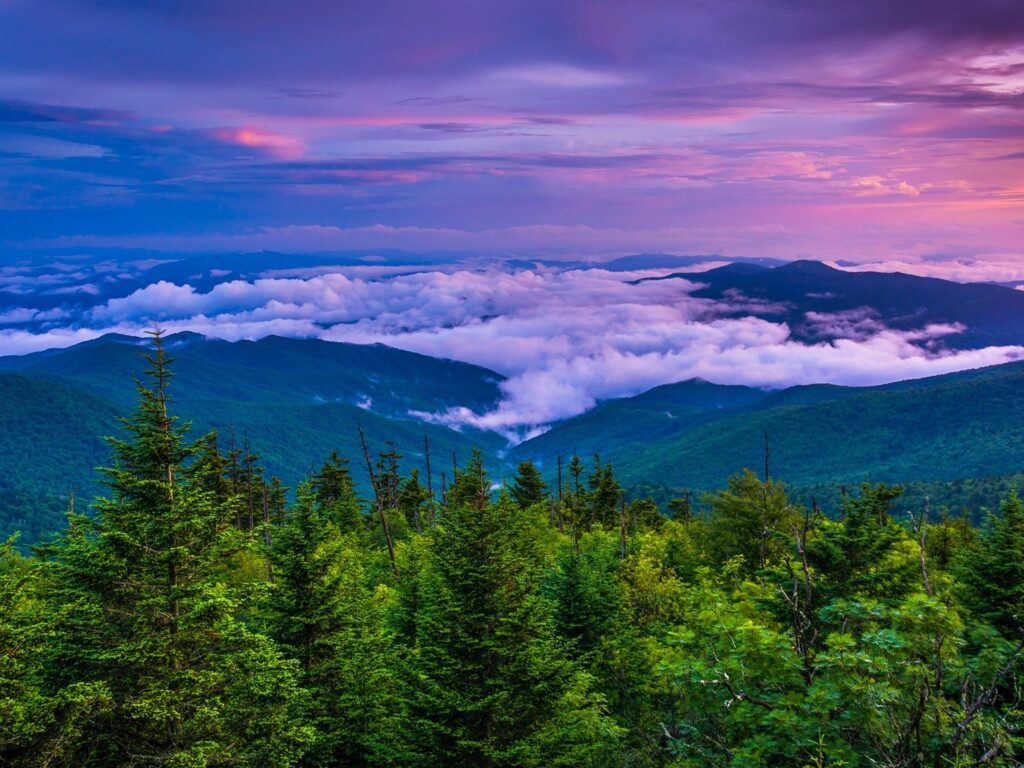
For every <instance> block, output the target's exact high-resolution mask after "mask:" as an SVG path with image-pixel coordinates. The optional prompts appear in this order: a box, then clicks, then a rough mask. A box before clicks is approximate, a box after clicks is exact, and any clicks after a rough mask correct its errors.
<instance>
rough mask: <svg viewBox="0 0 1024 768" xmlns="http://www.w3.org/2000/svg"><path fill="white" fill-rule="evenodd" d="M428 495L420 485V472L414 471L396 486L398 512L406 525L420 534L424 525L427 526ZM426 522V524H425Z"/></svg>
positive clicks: (428, 523) (429, 522)
mask: <svg viewBox="0 0 1024 768" xmlns="http://www.w3.org/2000/svg"><path fill="white" fill-rule="evenodd" d="M429 501H430V494H429V493H428V492H427V489H426V488H424V487H423V485H421V484H420V472H419V470H418V469H414V470H413V471H412V472H411V473H410V475H409V477H407V478H404V479H402V480H401V481H400V482H399V485H398V510H399V512H401V513H402V518H403V519H404V520H405V523H406V525H407V526H408V527H409V528H410V529H412V530H414V531H416V532H417V533H422V531H423V529H424V527H425V525H426V526H429V525H430V524H431V521H430V520H428V519H427V518H428V517H429V508H430V504H429ZM425 521H426V522H425Z"/></svg>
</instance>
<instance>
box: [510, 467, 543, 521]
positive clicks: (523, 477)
mask: <svg viewBox="0 0 1024 768" xmlns="http://www.w3.org/2000/svg"><path fill="white" fill-rule="evenodd" d="M547 493H548V488H547V485H546V484H545V483H544V478H543V477H541V474H540V470H539V469H537V465H536V464H534V463H533V462H532V461H521V462H519V467H518V469H517V471H516V476H515V477H514V478H512V484H511V485H510V486H509V494H510V495H511V497H512V501H514V502H515V503H516V504H518V505H519V507H520V508H521V509H526V508H527V507H531V506H533V505H534V504H540V503H541V502H543V501H544V499H546V498H547Z"/></svg>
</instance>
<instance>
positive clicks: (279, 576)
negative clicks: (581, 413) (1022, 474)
mask: <svg viewBox="0 0 1024 768" xmlns="http://www.w3.org/2000/svg"><path fill="white" fill-rule="evenodd" d="M168 364H169V360H168V359H167V357H166V356H165V350H164V348H163V345H162V343H161V341H160V339H159V337H158V338H157V342H156V347H155V350H154V351H153V353H152V354H151V355H150V356H149V357H148V369H147V371H146V378H145V379H144V381H143V382H142V383H140V384H139V386H138V393H137V394H138V402H137V405H136V407H135V410H134V411H133V412H132V414H131V416H129V417H128V418H127V419H125V420H124V430H123V433H122V436H121V437H119V438H117V439H113V440H111V441H110V442H111V448H112V451H113V461H112V462H111V468H109V469H105V470H103V482H104V485H105V488H106V494H105V496H104V497H103V498H102V499H100V500H99V501H98V502H97V503H96V505H95V506H94V507H93V508H92V510H91V511H89V512H88V513H84V514H83V509H82V507H83V506H84V505H81V504H80V505H79V506H78V507H77V508H76V509H75V510H73V511H72V512H71V514H70V515H69V516H68V521H67V528H66V530H65V532H64V533H63V534H62V535H60V537H59V538H57V539H56V540H55V541H54V542H52V543H50V544H47V545H45V546H41V547H38V548H36V551H35V553H34V554H32V555H30V556H25V555H21V554H18V552H17V551H16V550H15V549H14V547H13V544H12V543H8V544H7V545H6V546H5V548H4V550H3V557H2V561H0V604H2V607H3V610H2V611H0V761H2V762H3V763H4V764H5V765H12V766H72V765H74V766H124V765H137V766H141V765H153V766H157V765H160V766H228V765H238V766H242V765H245V766H250V765H251V766H287V765H309V766H344V765H352V766H363V765H408V766H435V765H446V766H467V767H469V766H486V765H490V766H537V767H538V768H539V767H540V766H554V765H564V766H708V765H721V766H726V765H745V766H747V765H751V766H756V765H764V766H769V765H772V766H774V765H780V766H781V765H794V766H826V765H846V766H858V765H859V766H879V765H881V766H917V765H921V766H924V765H955V766H967V765H979V764H986V765H999V766H1011V765H1019V764H1020V760H1021V759H1022V751H1024V743H1022V733H1021V722H1022V717H1021V702H1020V691H1021V683H1022V677H1021V674H1022V671H1021V661H1022V653H1024V626H1022V616H1024V504H1022V503H1021V501H1020V500H1019V499H1018V498H1017V497H1016V496H1015V495H1011V496H1010V497H1009V498H1007V500H1006V501H1005V502H1004V503H1003V505H1002V508H1001V511H999V512H997V513H995V514H993V515H991V516H989V517H988V518H987V519H986V520H985V522H984V524H983V525H982V526H980V527H974V526H972V525H971V524H970V523H969V522H968V521H967V520H965V519H964V518H962V517H950V516H948V515H942V514H938V513H936V512H935V511H933V510H930V509H929V507H928V505H927V504H925V505H924V506H921V507H920V508H917V509H915V510H914V512H913V514H912V515H910V516H906V515H902V516H896V515H894V514H893V513H892V511H891V510H892V504H893V502H894V501H895V500H896V499H897V498H898V497H899V494H900V489H898V488H894V487H890V486H885V485H868V484H865V485H863V486H862V487H860V488H859V489H856V490H851V491H850V492H849V493H848V494H847V495H845V496H843V497H842V498H841V499H840V501H839V504H838V505H837V506H836V507H835V508H831V509H828V510H827V512H828V513H829V514H825V512H824V511H822V510H821V509H819V507H818V505H817V504H816V503H812V504H811V505H810V506H804V505H801V506H798V505H795V504H794V503H792V502H791V500H790V498H789V497H788V496H787V492H786V489H785V488H784V486H783V485H782V484H781V483H779V482H777V481H775V480H774V479H772V477H771V467H770V464H769V463H768V461H767V459H768V455H766V457H765V458H766V461H765V464H764V467H763V470H762V469H761V468H759V471H761V472H763V473H764V475H765V476H762V475H760V474H754V473H753V472H751V471H749V470H748V471H744V472H743V473H740V474H737V475H735V476H733V477H732V478H731V479H730V480H729V483H728V487H727V488H725V489H724V490H722V491H719V492H717V493H713V494H710V495H707V496H705V497H704V498H703V499H702V500H701V505H700V510H703V511H700V510H698V506H697V504H696V502H697V500H696V499H694V498H690V497H687V496H684V497H681V498H675V499H672V500H671V501H670V502H669V507H670V508H671V511H672V517H671V518H667V517H665V516H663V515H662V514H660V513H659V510H658V508H657V506H656V505H655V504H653V503H652V502H650V501H648V500H643V499H635V500H629V499H627V498H626V495H625V493H624V491H623V489H622V486H621V485H620V484H619V482H618V480H617V479H616V476H615V473H614V471H613V468H612V466H611V465H610V464H607V463H602V462H601V461H600V459H595V460H594V461H593V462H586V463H585V462H584V461H582V460H581V459H580V458H579V457H578V456H572V457H569V458H567V460H566V461H565V462H564V466H562V467H561V468H560V469H561V471H560V472H559V473H558V476H557V479H556V481H555V483H554V484H550V485H549V484H548V483H546V482H545V479H544V477H543V476H542V474H541V473H540V472H539V470H538V469H537V468H536V467H535V466H534V465H533V464H531V463H529V462H523V463H521V464H520V465H519V467H518V472H517V474H516V475H515V477H514V479H513V480H512V481H511V482H509V483H506V484H505V485H504V486H503V487H501V488H497V489H496V488H495V487H494V486H493V485H492V482H491V480H490V479H489V478H488V476H487V471H486V468H485V467H484V465H483V461H482V457H481V454H479V453H474V454H473V456H472V458H471V459H470V460H469V461H468V462H464V463H463V464H462V465H461V466H454V467H453V466H452V465H451V464H450V463H449V462H448V461H447V460H446V459H442V458H441V457H436V458H435V459H434V461H433V462H430V461H429V449H430V445H429V441H428V442H426V443H425V445H424V449H425V452H426V453H427V456H428V463H427V465H426V468H427V471H426V472H421V471H419V470H418V469H417V470H413V471H412V472H410V473H405V472H404V470H403V464H402V457H401V456H399V455H398V454H397V452H395V451H394V450H386V451H384V452H381V453H379V454H378V455H376V456H373V455H371V453H370V451H369V450H368V449H366V450H365V451H364V452H363V453H362V455H358V456H356V457H354V458H355V459H356V460H357V464H358V467H359V470H360V471H361V472H365V473H367V475H368V476H369V477H370V478H371V488H372V495H371V498H370V500H369V501H363V500H362V499H360V498H359V496H358V494H357V493H356V490H355V485H354V482H353V470H352V468H350V466H349V464H348V462H347V461H346V460H345V459H342V458H340V457H339V456H338V455H337V454H331V455H330V456H329V457H327V458H326V460H325V461H324V462H323V463H322V464H320V465H319V466H318V467H316V468H315V470H314V471H312V472H311V473H310V475H309V476H308V477H307V478H306V479H305V480H304V481H303V482H301V483H300V484H299V485H298V487H297V488H296V489H295V493H294V499H295V500H294V501H290V500H289V494H288V489H286V488H285V487H284V486H283V485H282V484H281V482H280V481H279V480H278V479H277V478H267V477H266V476H265V474H264V472H263V470H262V468H261V467H260V459H259V457H258V456H257V455H256V454H255V450H257V448H258V446H254V445H253V446H249V445H246V446H244V447H243V448H241V449H239V448H236V449H234V450H231V451H229V452H227V453H225V452H224V451H223V450H222V448H221V446H220V444H219V442H218V437H217V435H216V434H214V433H211V434H208V435H205V436H200V437H198V438H197V437H196V436H194V435H189V434H188V430H187V427H185V426H183V424H182V423H181V422H179V421H177V418H176V416H175V415H173V413H172V412H171V411H169V410H168V402H169V394H170V393H173V391H174V390H173V386H169V385H170V379H171V376H172V373H171V370H170V368H169V367H168ZM361 448H365V443H363V445H362V446H361Z"/></svg>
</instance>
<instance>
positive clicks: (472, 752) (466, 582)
mask: <svg viewBox="0 0 1024 768" xmlns="http://www.w3.org/2000/svg"><path fill="white" fill-rule="evenodd" d="M471 466H472V463H471ZM469 477H472V475H469ZM530 524H531V523H530V520H529V518H528V517H527V516H525V515H523V514H522V513H521V512H520V511H519V510H518V508H517V507H515V506H514V505H513V504H511V503H510V502H508V501H507V500H504V499H503V500H502V501H500V502H498V503H496V504H484V505H483V506H482V507H473V506H470V505H467V504H459V505H456V506H450V507H449V508H448V510H447V511H446V516H445V520H444V521H443V523H442V524H441V525H440V526H439V527H438V529H437V530H436V533H435V535H434V537H433V540H432V541H431V546H430V553H429V562H428V563H427V566H426V568H425V569H424V573H423V576H422V584H421V586H420V591H419V596H418V598H419V607H418V611H417V616H416V647H415V651H414V652H413V653H412V654H411V655H410V659H411V661H410V664H411V675H410V683H409V685H410V689H411V690H410V693H409V701H408V711H409V717H410V720H409V729H410V735H411V736H412V738H413V746H414V749H415V751H416V753H417V754H418V760H417V764H418V765H423V766H428V765H430V766H432V765H445V766H449V767H450V768H460V767H462V766H465V767H466V768H470V766H472V767H473V768H476V767H477V766H537V767H538V768H539V767H540V766H554V765H566V766H568V765H573V766H575V765H584V764H586V762H587V761H588V760H589V759H590V758H591V757H593V756H594V755H595V754H596V753H598V752H600V751H601V750H602V749H604V748H605V747H606V743H607V741H608V739H609V737H610V736H611V735H612V734H613V733H614V731H615V729H614V727H613V726H612V724H611V723H609V722H608V721H607V720H606V719H605V717H604V716H603V715H602V713H601V708H600V700H599V698H598V697H596V696H595V695H594V694H593V693H591V692H590V690H589V689H590V685H591V680H590V678H589V676H588V675H586V674H585V673H584V672H582V671H581V670H580V669H579V668H578V667H577V666H576V665H575V664H574V663H572V662H571V661H570V660H569V659H568V658H567V657H566V655H565V653H564V651H563V649H562V648H561V647H560V644H559V643H558V641H557V640H556V638H555V637H554V636H553V635H552V633H551V629H550V626H551V624H550V610H549V607H548V605H547V602H546V601H545V600H544V599H543V598H542V597H541V596H540V594H539V586H540V584H539V579H540V568H539V565H540V554H539V553H538V552H537V551H536V544H535V541H536V537H535V536H533V535H531V532H530V530H529V526H530Z"/></svg>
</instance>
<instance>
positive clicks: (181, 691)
mask: <svg viewBox="0 0 1024 768" xmlns="http://www.w3.org/2000/svg"><path fill="white" fill-rule="evenodd" d="M147 361H148V363H149V368H148V370H147V371H146V373H147V376H148V378H149V381H150V383H149V384H148V385H147V384H143V383H141V382H140V383H139V384H138V392H139V405H138V408H137V409H136V411H135V413H134V414H133V416H132V417H131V418H129V419H126V420H124V426H125V429H126V431H127V433H128V434H127V437H125V438H122V439H112V440H111V443H112V445H113V449H114V456H115V459H116V463H115V466H114V467H113V468H112V469H109V470H106V475H107V478H108V485H109V487H110V490H111V496H110V497H108V498H104V499H100V500H99V501H98V503H97V506H96V515H95V517H94V518H85V517H76V518H73V519H72V527H71V529H70V531H69V533H68V534H66V535H65V536H64V537H63V540H62V541H61V542H60V544H59V546H58V547H57V548H56V550H55V552H54V554H53V558H52V565H51V569H50V570H51V573H50V578H52V579H53V583H54V587H53V590H52V592H51V594H50V601H51V604H52V610H53V611H54V612H55V613H56V614H58V616H59V618H58V621H57V626H56V638H55V640H54V642H53V643H52V644H51V645H50V646H49V647H48V659H47V662H48V669H47V677H48V683H49V686H50V689H51V691H54V692H56V691H60V690H63V689H66V687H67V686H69V685H71V684H73V683H76V682H85V683H92V684H96V685H101V686H103V688H104V689H105V690H106V691H107V692H108V693H109V696H110V699H111V700H112V702H113V706H112V707H111V708H110V709H109V710H106V711H101V712H99V713H97V715H96V717H95V718H94V720H93V721H92V722H91V723H90V725H89V727H88V728H87V729H85V730H84V731H83V733H82V736H81V738H80V739H79V740H78V741H77V743H75V744H74V745H73V746H72V747H71V748H70V749H69V751H68V753H67V755H66V758H65V759H66V760H67V761H69V763H71V764H75V765H88V766H123V765H136V766H142V765H153V766H163V765H173V766H212V765H218V766H220V765H224V766H257V765H260V766H286V765H289V764H291V763H292V762H293V761H294V760H295V759H296V758H297V757H298V756H299V755H300V754H301V753H302V751H303V750H304V748H305V744H306V742H307V740H308V730H307V728H306V727H305V726H303V725H302V723H301V721H300V716H301V703H302V696H301V694H300V692H299V690H298V687H297V682H296V671H297V670H296V667H295V665H294V663H292V662H289V661H286V660H285V659H284V658H283V657H282V656H281V655H280V654H279V653H278V651H277V650H276V648H275V647H274V646H273V644H272V643H271V642H270V641H269V640H268V639H267V638H265V637H263V636H261V635H258V634H256V633H254V632H253V631H252V630H250V629H249V628H248V627H246V626H245V624H243V623H242V622H241V621H240V620H239V618H238V617H239V615H241V614H242V613H243V612H246V611H248V610H251V608H252V606H251V604H250V602H249V601H250V598H248V597H247V594H250V593H251V590H245V591H243V590H240V589H238V588H236V587H232V586H229V584H228V583H227V579H226V576H227V575H228V568H229V561H230V559H231V557H232V555H233V554H234V553H236V552H238V551H239V550H241V549H242V548H244V547H245V546H246V543H247V542H246V540H245V539H244V537H243V536H242V534H240V533H239V531H238V530H237V529H236V528H235V526H234V525H233V517H234V512H233V510H232V509H231V508H230V506H229V505H225V504H223V503H218V501H217V498H216V491H213V490H211V489H210V488H209V487H207V486H208V483H207V482H205V481H206V480H207V479H208V478H206V477H204V476H203V473H196V474H195V475H193V476H190V473H188V472H186V471H184V467H185V465H186V462H188V461H189V460H190V459H192V458H194V457H195V456H196V455H197V453H199V452H200V449H201V445H200V444H195V443H188V442H186V440H185V430H186V427H182V426H180V425H178V424H177V421H176V419H175V418H174V417H173V416H171V415H170V414H169V411H168V383H169V380H170V375H171V374H170V370H169V368H168V365H169V363H170V362H171V361H170V360H168V359H167V358H166V356H165V353H164V348H163V345H162V343H161V338H160V333H159V332H156V333H154V351H153V353H152V354H150V355H148V356H147Z"/></svg>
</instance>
